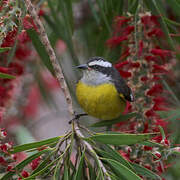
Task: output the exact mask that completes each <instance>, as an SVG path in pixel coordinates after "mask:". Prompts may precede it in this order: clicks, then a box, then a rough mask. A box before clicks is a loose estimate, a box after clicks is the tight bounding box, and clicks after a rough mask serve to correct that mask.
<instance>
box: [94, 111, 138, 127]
mask: <svg viewBox="0 0 180 180" xmlns="http://www.w3.org/2000/svg"><path fill="white" fill-rule="evenodd" d="M135 116H137V113H135V112H134V113H129V114H126V115H121V116H120V117H118V118H117V119H114V120H104V121H100V122H97V123H94V124H92V125H91V127H103V126H110V125H113V124H117V123H119V122H122V121H127V120H128V119H130V118H132V117H135Z"/></svg>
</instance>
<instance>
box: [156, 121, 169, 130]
mask: <svg viewBox="0 0 180 180" xmlns="http://www.w3.org/2000/svg"><path fill="white" fill-rule="evenodd" d="M168 124H169V123H168V122H167V121H166V120H165V119H156V120H155V126H156V127H157V128H158V126H161V127H163V129H166V128H167V125H168Z"/></svg>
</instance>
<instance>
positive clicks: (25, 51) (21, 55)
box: [15, 45, 31, 60]
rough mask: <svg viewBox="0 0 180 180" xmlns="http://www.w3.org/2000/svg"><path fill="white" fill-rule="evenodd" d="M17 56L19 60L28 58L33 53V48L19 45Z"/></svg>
mask: <svg viewBox="0 0 180 180" xmlns="http://www.w3.org/2000/svg"><path fill="white" fill-rule="evenodd" d="M15 55H16V58H17V59H19V60H25V59H26V58H28V56H30V55H31V50H29V48H28V47H27V46H25V45H23V46H19V47H18V48H17V49H16V53H15Z"/></svg>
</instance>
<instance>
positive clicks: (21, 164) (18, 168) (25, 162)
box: [1, 149, 52, 180]
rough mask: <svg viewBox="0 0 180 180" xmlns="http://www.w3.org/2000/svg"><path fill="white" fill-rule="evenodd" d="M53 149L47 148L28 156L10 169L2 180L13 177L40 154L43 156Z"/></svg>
mask: <svg viewBox="0 0 180 180" xmlns="http://www.w3.org/2000/svg"><path fill="white" fill-rule="evenodd" d="M49 151H52V150H51V149H45V150H42V151H39V152H37V153H36V154H33V155H31V156H29V157H28V158H26V159H25V160H24V161H22V162H20V163H19V164H18V165H17V166H16V167H15V168H13V170H14V171H13V170H12V171H9V172H8V173H6V174H5V175H4V176H3V177H2V178H1V180H7V179H11V177H12V176H13V175H14V174H15V173H16V172H17V171H21V170H22V169H23V168H24V167H25V166H26V165H27V164H29V163H30V162H32V160H34V159H36V158H38V157H39V156H41V155H42V154H44V153H46V152H49Z"/></svg>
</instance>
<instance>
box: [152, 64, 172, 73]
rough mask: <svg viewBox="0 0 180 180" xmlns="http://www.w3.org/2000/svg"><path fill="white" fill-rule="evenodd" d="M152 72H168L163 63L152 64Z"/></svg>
mask: <svg viewBox="0 0 180 180" xmlns="http://www.w3.org/2000/svg"><path fill="white" fill-rule="evenodd" d="M152 72H153V73H166V74H167V73H168V72H169V71H168V70H167V69H166V68H165V67H164V66H163V65H161V66H160V65H157V64H153V70H152Z"/></svg>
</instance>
